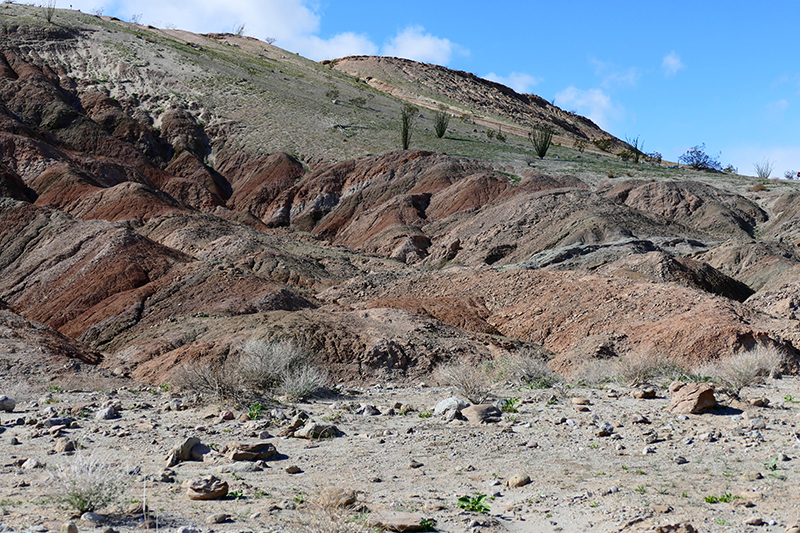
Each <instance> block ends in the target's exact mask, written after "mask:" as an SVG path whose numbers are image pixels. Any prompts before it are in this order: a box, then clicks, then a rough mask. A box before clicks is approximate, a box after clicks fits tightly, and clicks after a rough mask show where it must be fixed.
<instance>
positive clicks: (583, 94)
mask: <svg viewBox="0 0 800 533" xmlns="http://www.w3.org/2000/svg"><path fill="white" fill-rule="evenodd" d="M555 102H556V105H558V106H559V107H561V108H562V109H570V110H572V109H575V110H577V112H578V113H580V114H581V115H584V116H586V117H588V118H590V119H591V120H592V121H593V122H594V123H596V124H597V125H598V126H600V127H601V128H603V129H604V130H608V127H609V121H610V120H615V119H618V118H620V117H621V116H622V115H623V114H624V109H623V108H622V107H621V106H619V105H618V104H615V103H614V102H612V101H611V97H610V96H608V95H607V94H605V93H604V92H603V91H602V90H601V89H588V90H583V89H578V88H576V87H567V88H566V89H564V90H563V91H561V92H560V93H558V94H557V95H556V98H555Z"/></svg>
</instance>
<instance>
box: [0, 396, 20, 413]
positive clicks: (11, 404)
mask: <svg viewBox="0 0 800 533" xmlns="http://www.w3.org/2000/svg"><path fill="white" fill-rule="evenodd" d="M16 406H17V402H16V401H14V399H13V398H9V397H8V396H5V395H0V411H6V412H8V413H10V412H12V411H14V408H15V407H16Z"/></svg>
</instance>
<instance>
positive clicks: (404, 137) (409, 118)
mask: <svg viewBox="0 0 800 533" xmlns="http://www.w3.org/2000/svg"><path fill="white" fill-rule="evenodd" d="M417 113H419V109H418V108H417V107H416V106H413V105H411V104H405V105H404V106H403V109H402V110H401V111H400V144H401V145H402V146H403V150H408V147H409V146H410V145H411V134H412V133H413V130H414V120H415V119H416V116H417Z"/></svg>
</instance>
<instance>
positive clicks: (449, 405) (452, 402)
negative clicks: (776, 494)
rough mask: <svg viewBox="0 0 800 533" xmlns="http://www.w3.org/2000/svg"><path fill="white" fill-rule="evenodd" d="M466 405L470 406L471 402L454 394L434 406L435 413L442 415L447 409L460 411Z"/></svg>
mask: <svg viewBox="0 0 800 533" xmlns="http://www.w3.org/2000/svg"><path fill="white" fill-rule="evenodd" d="M466 407H469V402H466V401H464V400H462V399H461V398H456V397H455V396H452V397H450V398H447V399H445V400H442V401H440V402H439V403H437V404H436V407H434V408H433V414H435V415H436V416H441V415H443V414H444V413H445V412H447V411H456V412H460V411H461V410H462V409H464V408H466Z"/></svg>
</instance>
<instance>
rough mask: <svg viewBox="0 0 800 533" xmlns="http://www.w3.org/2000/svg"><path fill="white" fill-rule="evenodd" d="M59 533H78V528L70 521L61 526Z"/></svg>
mask: <svg viewBox="0 0 800 533" xmlns="http://www.w3.org/2000/svg"><path fill="white" fill-rule="evenodd" d="M59 531H60V533H78V526H76V525H75V522H73V521H72V520H69V521H67V522H64V523H63V524H61V528H60V529H59Z"/></svg>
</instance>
